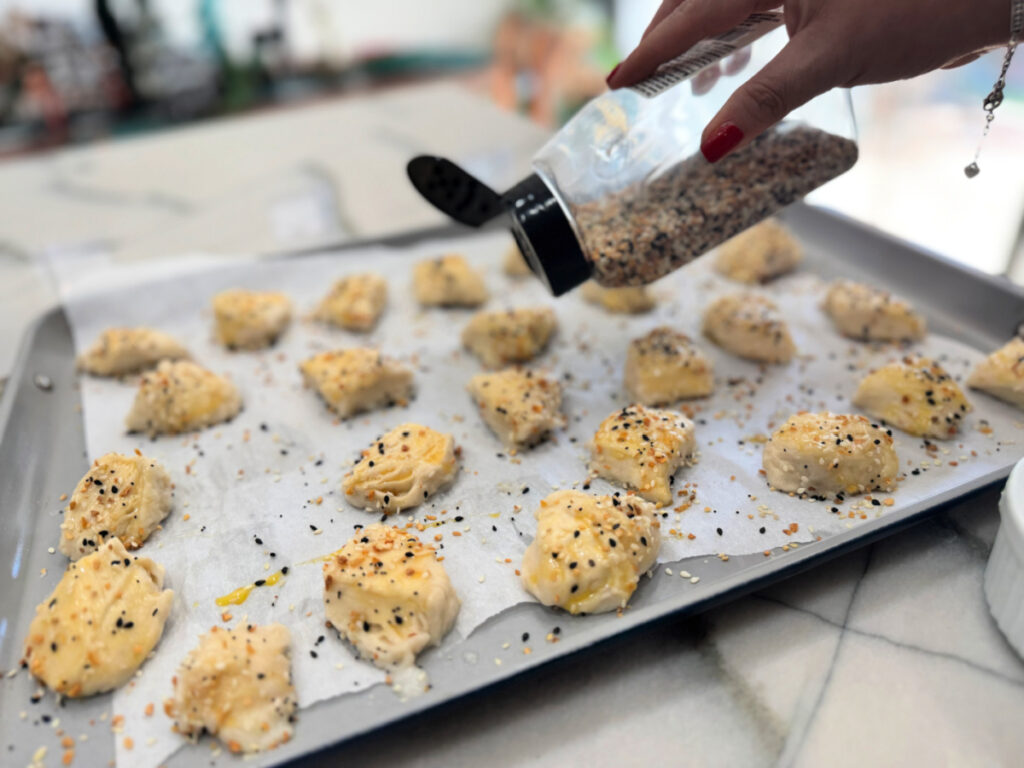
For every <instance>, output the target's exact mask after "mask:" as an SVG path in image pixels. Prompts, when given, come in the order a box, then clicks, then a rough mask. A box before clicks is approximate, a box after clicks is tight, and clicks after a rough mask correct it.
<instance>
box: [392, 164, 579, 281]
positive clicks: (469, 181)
mask: <svg viewBox="0 0 1024 768" xmlns="http://www.w3.org/2000/svg"><path fill="white" fill-rule="evenodd" d="M407 171H408V174H409V180H410V181H411V182H412V184H413V186H414V187H416V189H417V190H418V191H419V193H420V194H421V195H423V197H424V198H426V199H427V200H428V201H429V202H430V203H431V204H433V205H434V207H436V208H437V209H438V210H440V211H442V212H443V213H445V214H447V215H448V216H450V217H451V218H453V219H455V220H456V221H458V222H461V223H462V224H466V225H468V226H471V227H480V226H482V225H483V224H485V223H487V222H488V221H490V220H491V219H493V218H495V217H497V216H498V215H499V214H501V213H502V212H507V213H508V214H509V217H510V218H511V229H512V235H513V236H514V237H515V239H516V242H517V243H518V244H519V249H520V250H521V251H522V252H523V256H524V257H525V259H526V262H527V264H529V265H530V269H532V270H533V272H534V274H536V275H537V277H539V278H540V279H541V281H542V282H543V283H544V284H545V285H547V287H548V289H549V290H550V291H551V292H552V293H553V294H554V295H555V296H561V295H562V294H563V293H566V292H568V291H570V290H572V289H573V288H575V287H576V286H577V285H579V284H580V283H582V282H584V281H585V280H587V279H588V278H589V277H590V262H589V261H588V260H587V258H586V256H585V255H584V253H583V249H582V247H581V246H580V243H579V239H578V238H577V237H576V232H575V230H574V229H573V225H572V220H571V219H570V218H569V213H568V212H567V211H566V209H565V207H564V206H563V205H562V203H561V201H560V200H559V199H558V195H557V193H556V192H555V190H554V189H552V188H551V187H550V186H548V184H546V183H545V182H544V180H543V179H542V178H541V177H540V176H538V175H537V174H535V173H534V174H530V175H529V176H527V177H526V178H525V179H523V180H522V181H521V182H519V183H518V184H516V185H515V186H514V187H512V189H510V190H508V191H507V192H506V193H505V194H503V195H499V194H498V193H497V192H495V191H494V190H493V189H491V188H490V187H488V186H487V185H486V184H484V183H483V182H482V181H480V180H479V179H477V178H475V177H474V176H472V175H471V174H469V173H467V172H466V171H464V170H462V169H461V168H459V166H457V165H455V163H453V162H451V161H450V160H446V159H445V158H443V157H430V156H426V155H423V156H420V157H416V158H414V159H413V160H411V161H410V162H409V165H408V167H407Z"/></svg>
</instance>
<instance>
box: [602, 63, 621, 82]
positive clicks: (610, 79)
mask: <svg viewBox="0 0 1024 768" xmlns="http://www.w3.org/2000/svg"><path fill="white" fill-rule="evenodd" d="M621 66H622V64H621V62H620V63H619V64H616V65H615V69H613V70H612V71H611V72H609V73H608V77H606V78H605V79H604V81H605V82H606V83H608V86H609V87H611V84H612V78H613V77H615V73H616V72H618V71H619V67H621Z"/></svg>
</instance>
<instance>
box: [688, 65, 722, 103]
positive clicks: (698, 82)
mask: <svg viewBox="0 0 1024 768" xmlns="http://www.w3.org/2000/svg"><path fill="white" fill-rule="evenodd" d="M721 74H722V68H721V67H720V66H718V64H712V65H710V66H708V67H704V69H702V70H701V71H700V72H698V73H697V74H696V75H694V76H693V77H692V78H691V79H690V88H691V89H692V90H693V95H694V96H703V95H704V94H705V93H707V92H708V91H710V90H711V89H712V88H714V87H715V83H717V82H718V78H719V77H720V76H721Z"/></svg>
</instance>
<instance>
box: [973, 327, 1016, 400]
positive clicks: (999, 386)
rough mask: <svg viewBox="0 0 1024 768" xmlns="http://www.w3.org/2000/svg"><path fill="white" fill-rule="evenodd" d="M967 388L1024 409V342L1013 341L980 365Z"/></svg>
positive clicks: (974, 371) (977, 366)
mask: <svg viewBox="0 0 1024 768" xmlns="http://www.w3.org/2000/svg"><path fill="white" fill-rule="evenodd" d="M967 386H969V387H971V388H973V389H980V390H981V391H982V392H987V393H988V394H990V395H992V396H993V397H997V398H999V399H1000V400H1004V401H1006V402H1007V403H1010V404H1012V405H1015V406H1017V407H1018V408H1024V341H1022V340H1021V339H1020V338H1016V339H1013V341H1010V342H1009V343H1007V344H1006V345H1005V346H1003V347H1001V348H1000V349H997V350H996V351H995V352H993V353H992V354H991V355H989V356H988V357H986V358H985V359H984V360H982V361H981V362H980V363H978V364H977V365H976V366H975V367H974V370H973V371H971V375H970V376H968V377H967Z"/></svg>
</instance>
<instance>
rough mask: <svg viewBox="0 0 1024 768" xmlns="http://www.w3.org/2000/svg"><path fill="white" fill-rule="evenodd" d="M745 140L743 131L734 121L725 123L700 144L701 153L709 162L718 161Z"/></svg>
mask: <svg viewBox="0 0 1024 768" xmlns="http://www.w3.org/2000/svg"><path fill="white" fill-rule="evenodd" d="M741 141H743V131H741V130H740V129H739V128H737V127H736V126H735V125H733V124H732V123H724V124H722V125H721V126H719V128H718V130H717V131H715V132H714V133H712V134H711V136H710V137H709V138H708V140H707V141H705V142H704V143H703V144H701V145H700V151H701V154H702V155H704V159H705V160H707V161H708V162H709V163H717V162H718V161H719V160H721V159H722V158H723V157H725V156H726V155H727V154H729V153H730V152H731V151H732V150H734V149H736V146H737V145H738V144H739V143H740V142H741Z"/></svg>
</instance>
